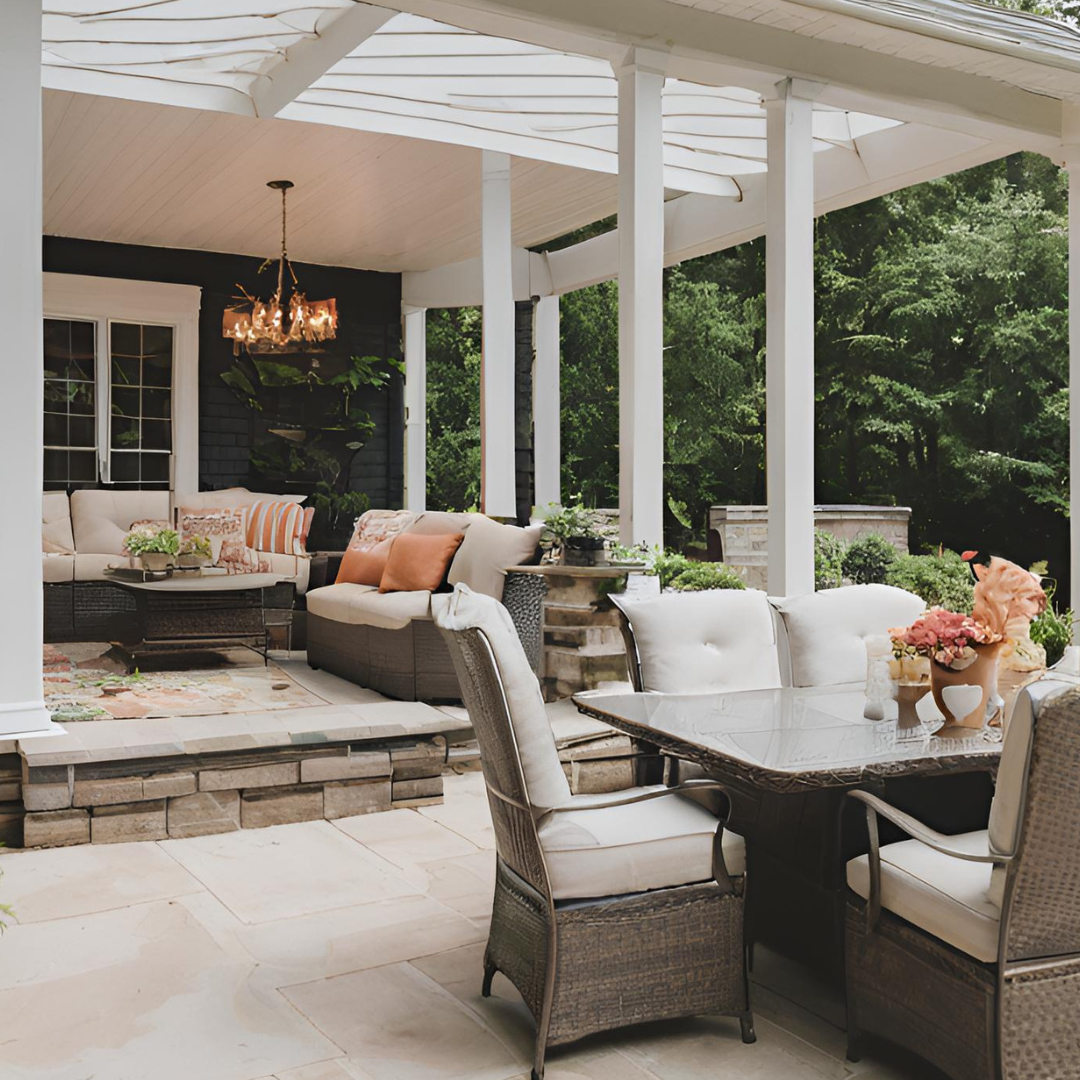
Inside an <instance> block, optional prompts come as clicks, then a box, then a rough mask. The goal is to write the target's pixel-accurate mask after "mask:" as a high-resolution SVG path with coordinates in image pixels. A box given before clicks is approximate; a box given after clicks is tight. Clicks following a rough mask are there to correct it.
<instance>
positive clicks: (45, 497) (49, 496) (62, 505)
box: [41, 491, 75, 552]
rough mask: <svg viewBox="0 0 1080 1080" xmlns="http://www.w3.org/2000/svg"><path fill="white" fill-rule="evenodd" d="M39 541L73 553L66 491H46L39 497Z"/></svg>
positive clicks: (73, 540) (69, 511) (73, 546)
mask: <svg viewBox="0 0 1080 1080" xmlns="http://www.w3.org/2000/svg"><path fill="white" fill-rule="evenodd" d="M41 539H42V540H43V541H46V540H47V541H48V542H49V543H50V544H53V545H54V546H55V547H58V548H65V549H66V550H67V551H69V552H74V551H75V539H74V537H73V536H72V535H71V510H70V508H69V506H68V497H67V492H66V491H46V492H44V493H43V494H42V496H41Z"/></svg>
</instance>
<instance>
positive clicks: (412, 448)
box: [401, 304, 427, 513]
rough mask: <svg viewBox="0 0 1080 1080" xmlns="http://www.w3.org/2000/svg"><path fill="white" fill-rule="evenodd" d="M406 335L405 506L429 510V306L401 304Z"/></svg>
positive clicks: (418, 511)
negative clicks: (419, 306) (420, 306)
mask: <svg viewBox="0 0 1080 1080" xmlns="http://www.w3.org/2000/svg"><path fill="white" fill-rule="evenodd" d="M401 323H402V331H403V336H404V338H405V509H406V510H413V511H415V512H417V513H422V512H423V511H424V510H426V509H427V308H418V307H411V306H410V305H408V304H402V305H401Z"/></svg>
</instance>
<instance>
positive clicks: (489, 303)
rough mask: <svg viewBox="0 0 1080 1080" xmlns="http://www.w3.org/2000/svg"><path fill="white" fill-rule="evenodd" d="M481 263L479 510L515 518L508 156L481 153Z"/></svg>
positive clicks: (512, 295)
mask: <svg viewBox="0 0 1080 1080" xmlns="http://www.w3.org/2000/svg"><path fill="white" fill-rule="evenodd" d="M481 174H482V175H481V207H480V228H481V234H482V237H481V260H482V267H481V272H482V277H483V293H484V302H483V308H484V322H483V359H482V361H481V367H480V471H481V477H480V509H481V510H482V511H483V512H484V513H485V514H489V515H491V516H492V517H507V518H513V517H516V516H517V502H516V489H515V483H514V476H515V460H514V457H515V455H514V281H513V265H512V257H513V241H512V237H511V229H510V155H509V154H498V153H495V152H494V151H492V150H485V151H483V164H482V166H481Z"/></svg>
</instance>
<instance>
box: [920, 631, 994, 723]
mask: <svg viewBox="0 0 1080 1080" xmlns="http://www.w3.org/2000/svg"><path fill="white" fill-rule="evenodd" d="M974 648H975V654H976V655H975V659H974V660H973V661H972V662H971V663H970V664H969V665H968V666H967V667H966V668H962V669H961V670H959V671H957V670H954V669H952V668H947V667H942V666H941V665H940V664H931V665H930V690H931V692H932V693H933V695H934V704H935V705H937V707H938V708H939V709H940V710H941V715H942V716H944V717H945V726H944V727H942V728H941V730H940V731H938V732H937V735H938V736H939V737H940V738H943V739H963V738H970V737H971V736H972V735H974V734H976V733H977V732H979V731H981V730H982V729H983V728H984V727H985V726H986V721H987V716H986V712H987V709H986V706H987V703H988V702H989V701H990V700H991V698H995V699H996V696H997V675H998V654H999V653H1000V651H1001V646H1000V645H999V644H995V645H977V646H975V647H974Z"/></svg>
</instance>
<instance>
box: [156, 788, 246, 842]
mask: <svg viewBox="0 0 1080 1080" xmlns="http://www.w3.org/2000/svg"><path fill="white" fill-rule="evenodd" d="M165 825H166V828H167V830H168V833H169V837H170V838H171V839H177V838H179V837H184V836H212V835H214V834H215V833H223V832H232V831H233V829H239V828H240V792H239V791H199V792H196V793H195V794H194V795H179V796H177V797H176V798H174V799H169V801H168V805H167V806H166V808H165Z"/></svg>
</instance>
